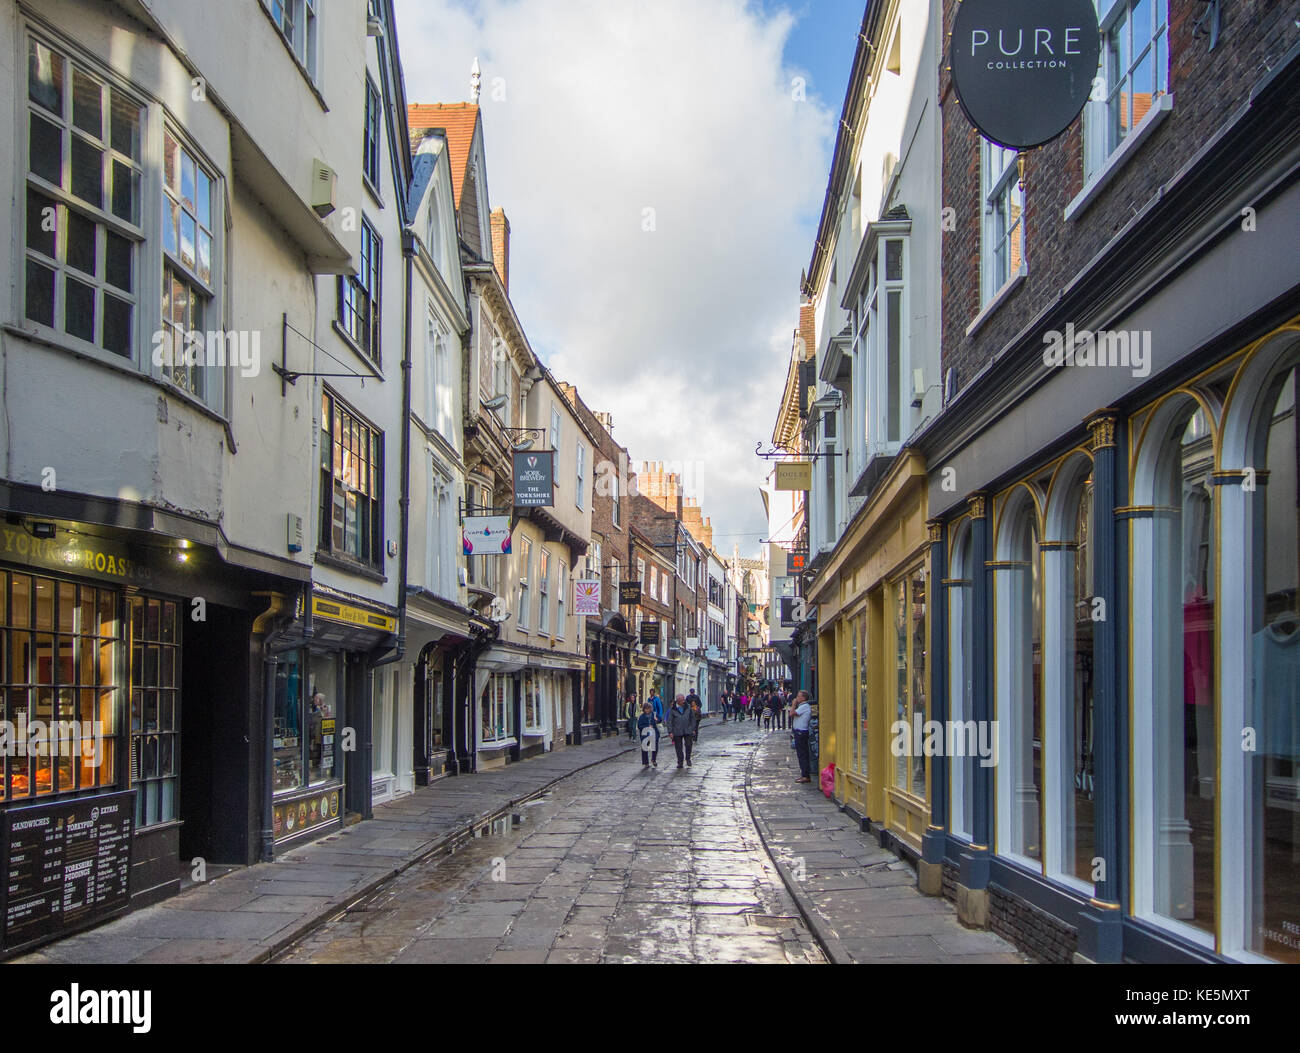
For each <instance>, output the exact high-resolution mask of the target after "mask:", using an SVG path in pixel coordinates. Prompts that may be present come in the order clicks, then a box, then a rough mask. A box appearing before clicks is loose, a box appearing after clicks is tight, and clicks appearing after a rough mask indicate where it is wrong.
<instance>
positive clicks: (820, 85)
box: [757, 0, 866, 114]
mask: <svg viewBox="0 0 1300 1053" xmlns="http://www.w3.org/2000/svg"><path fill="white" fill-rule="evenodd" d="M757 4H758V7H759V8H760V9H761V10H762V11H763V13H764V15H767V16H770V15H772V14H773V13H775V12H776V11H779V10H781V9H782V8H784V9H785V10H787V11H789V12H790V13H791V14H792V15H794V17H795V18H796V20H797V21H796V22H795V27H794V29H793V31H792V32H791V34H790V39H789V40H788V41H787V43H786V46H785V59H786V62H787V63H788V64H789V65H791V66H796V67H799V68H800V69H805V70H807V71H808V74H809V77H808V90H809V92H810V93H816V94H817V95H818V96H820V97H821V100H822V102H823V103H825V104H826V105H827V106H829V107H830V108H831V109H833V110H834V111H835V112H836V113H837V114H838V113H839V111H840V107H841V105H842V104H843V102H844V89H845V87H846V86H847V85H848V82H849V69H850V67H851V66H852V65H853V52H854V49H855V48H856V47H857V37H858V30H859V29H860V28H861V27H862V13H863V11H865V10H866V0H802V2H801V0H786V2H778V0H757Z"/></svg>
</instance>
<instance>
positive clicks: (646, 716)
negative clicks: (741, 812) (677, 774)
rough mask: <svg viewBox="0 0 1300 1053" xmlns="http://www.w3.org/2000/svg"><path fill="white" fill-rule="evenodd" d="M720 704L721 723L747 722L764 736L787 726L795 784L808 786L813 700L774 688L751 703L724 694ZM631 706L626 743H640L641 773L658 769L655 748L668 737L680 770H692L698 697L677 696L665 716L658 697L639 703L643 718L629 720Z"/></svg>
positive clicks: (698, 717) (632, 703)
mask: <svg viewBox="0 0 1300 1053" xmlns="http://www.w3.org/2000/svg"><path fill="white" fill-rule="evenodd" d="M719 701H720V702H721V703H722V720H723V722H724V723H725V722H726V721H727V720H728V718H730V717H735V719H736V720H737V721H741V720H744V719H746V718H748V719H750V720H755V721H762V722H763V727H764V728H765V729H766V730H769V731H770V730H772V729H773V727H775V728H776V729H777V730H780V731H783V730H785V728H786V726H787V721H788V722H789V727H790V730H791V731H792V732H793V734H792V736H791V738H792V740H793V745H794V749H795V753H796V755H797V756H798V758H799V778H798V779H796V780H795V781H796V782H811V781H812V777H811V775H812V773H811V771H810V760H811V758H810V756H809V750H808V732H809V724H810V721H811V717H812V700H811V699H809V697H808V692H807V691H800V692H799V693H798V694H796V695H794V696H791V694H790V693H789V692H788V691H784V690H781V689H780V688H776V689H773V690H765V689H764V690H760V691H759V692H758V693H757V694H756V695H754V696H753V697H752V698H750V697H749V696H748V695H745V694H744V693H743V692H732V691H724V692H723V693H722V695H721V697H720V699H719ZM634 709H635V701H634V700H633V699H631V698H629V699H628V722H627V734H628V737H629V738H633V737H636V738H639V739H640V741H641V769H642V771H649V770H650V768H651V767H654V768H658V767H659V742H660V739H661V737H662V736H664V735H667V736H668V738H669V739H670V740H671V742H672V744H673V749H674V751H675V752H676V754H677V767H678V768H679V769H681V768H683V767H686V768H689V767H690V766H691V753H692V751H693V749H694V746H695V742H696V740H697V739H698V738H699V736H700V721H701V719H702V717H703V712H702V708H701V704H700V696H699V695H697V694H696V693H695V692H694V691H693V690H692V691H691V693H690V694H689V695H678V696H677V697H676V698H675V699H673V704H672V705H671V706H670V707H668V710H667V712H665V711H664V704H663V699H661V698H660V697H659V692H658V691H655V692H652V693H651V695H650V697H649V698H648V699H647V700H646V701H644V702H642V703H641V712H640V714H639V715H636V716H635V717H634V716H633V711H634Z"/></svg>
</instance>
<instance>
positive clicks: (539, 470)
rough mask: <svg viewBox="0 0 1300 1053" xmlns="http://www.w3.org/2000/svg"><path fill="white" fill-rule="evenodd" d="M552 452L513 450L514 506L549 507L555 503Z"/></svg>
mask: <svg viewBox="0 0 1300 1053" xmlns="http://www.w3.org/2000/svg"><path fill="white" fill-rule="evenodd" d="M554 456H555V455H554V454H553V453H552V452H551V451H550V450H541V451H539V452H537V453H528V452H520V451H515V507H517V508H550V507H552V506H553V505H554V504H555V470H554V463H555V462H554V460H553V458H554Z"/></svg>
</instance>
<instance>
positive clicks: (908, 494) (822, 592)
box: [796, 451, 930, 859]
mask: <svg viewBox="0 0 1300 1053" xmlns="http://www.w3.org/2000/svg"><path fill="white" fill-rule="evenodd" d="M928 556H929V534H928V531H927V527H926V475H925V467H924V463H923V461H922V459H921V458H920V457H919V456H918V455H917V454H915V453H913V452H910V451H904V453H903V454H901V455H900V456H899V457H898V458H897V459H896V460H895V461H894V462H893V464H891V465H890V467H889V468H888V470H886V472H885V473H884V475H883V476H882V477H881V479H880V481H879V483H878V484H877V486H876V488H875V489H874V491H873V493H872V495H871V497H870V498H869V499H868V501H867V503H866V504H865V505H863V507H862V508H861V509H860V510H859V512H858V514H857V515H856V516H855V517H854V518H853V520H852V521H851V522H850V523H849V526H848V528H847V529H846V530H845V532H844V534H843V536H842V537H841V539H840V541H839V543H838V544H837V545H836V547H835V550H834V551H833V552H832V553H831V555H830V558H829V559H828V560H827V561H826V563H825V565H824V567H823V569H822V571H821V573H820V574H819V575H818V577H817V579H816V580H815V581H814V582H813V584H812V587H811V589H810V599H811V602H813V603H816V604H817V613H818V620H817V627H818V632H817V641H818V657H817V661H816V665H817V668H818V676H817V689H816V696H817V702H818V718H819V732H820V735H819V746H820V758H819V764H820V765H822V766H823V767H824V766H825V765H827V764H830V763H832V762H833V763H834V764H835V798H836V800H837V801H838V802H839V803H840V804H842V805H843V806H844V807H845V808H846V810H848V811H849V812H851V813H852V814H854V815H856V816H857V817H858V818H859V819H860V820H863V821H869V822H870V823H871V825H872V827H873V828H874V829H875V830H876V831H877V833H878V834H879V836H880V837H881V840H882V842H883V843H886V844H893V845H896V846H897V847H900V848H901V849H902V850H903V851H904V852H905V854H908V855H910V856H911V857H912V858H914V859H915V858H919V857H920V855H921V852H922V840H923V838H924V836H925V833H926V830H927V827H928V824H929V799H930V798H929V770H928V767H929V766H928V758H927V757H926V755H925V749H924V735H923V731H924V728H925V724H926V721H927V720H928V719H929V710H928V697H929V667H928V656H929V618H928V594H929V583H930V579H929V559H928ZM797 646H798V642H797V641H796V647H797ZM805 664H806V663H805V662H800V663H799V665H800V666H801V667H802V666H803V665H805Z"/></svg>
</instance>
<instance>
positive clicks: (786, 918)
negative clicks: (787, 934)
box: [745, 914, 800, 929]
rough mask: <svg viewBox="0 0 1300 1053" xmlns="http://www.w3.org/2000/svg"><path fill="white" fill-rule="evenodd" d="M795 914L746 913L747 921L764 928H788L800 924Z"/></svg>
mask: <svg viewBox="0 0 1300 1053" xmlns="http://www.w3.org/2000/svg"><path fill="white" fill-rule="evenodd" d="M799 920H800V919H798V918H796V917H795V916H794V915H793V914H746V915H745V921H747V922H748V923H749V924H750V925H754V926H757V927H759V928H764V929H788V928H790V927H791V926H795V925H798V924H799Z"/></svg>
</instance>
